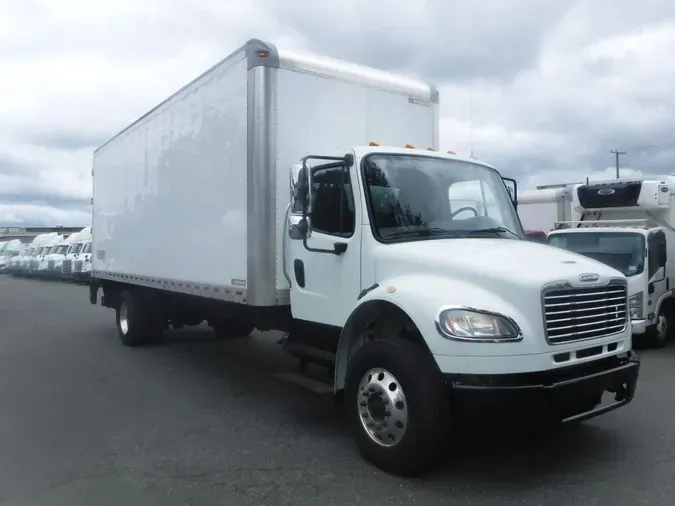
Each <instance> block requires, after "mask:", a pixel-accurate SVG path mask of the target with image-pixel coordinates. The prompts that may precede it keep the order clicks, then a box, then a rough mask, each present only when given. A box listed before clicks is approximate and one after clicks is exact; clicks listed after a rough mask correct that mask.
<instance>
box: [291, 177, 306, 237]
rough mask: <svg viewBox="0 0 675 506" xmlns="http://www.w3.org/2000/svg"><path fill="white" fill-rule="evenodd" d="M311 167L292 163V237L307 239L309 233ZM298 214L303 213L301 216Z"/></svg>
mask: <svg viewBox="0 0 675 506" xmlns="http://www.w3.org/2000/svg"><path fill="white" fill-rule="evenodd" d="M308 173H309V169H308V168H306V167H303V166H302V165H292V166H291V171H290V181H289V183H290V194H291V212H292V213H293V215H291V216H289V225H288V226H289V230H288V233H289V236H290V238H291V239H294V240H299V239H305V238H307V236H308V235H309V229H310V226H309V217H308V216H307V215H308V214H309V210H310V209H309V206H310V199H309V193H310V192H309V188H310V183H309V177H308ZM298 214H302V217H299V216H298Z"/></svg>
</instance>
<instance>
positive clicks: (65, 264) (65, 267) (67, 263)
mask: <svg viewBox="0 0 675 506" xmlns="http://www.w3.org/2000/svg"><path fill="white" fill-rule="evenodd" d="M72 262H73V261H72V260H64V261H63V264H62V266H61V272H62V273H64V274H69V273H70V270H71V268H72Z"/></svg>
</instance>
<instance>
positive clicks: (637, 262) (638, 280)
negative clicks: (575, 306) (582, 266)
mask: <svg viewBox="0 0 675 506" xmlns="http://www.w3.org/2000/svg"><path fill="white" fill-rule="evenodd" d="M674 181H675V178H673V177H672V176H649V177H645V178H630V179H613V180H609V181H599V182H593V183H589V184H582V185H576V186H575V187H574V188H573V189H572V190H571V191H570V193H571V196H572V201H573V202H572V205H573V208H574V210H575V212H577V213H579V216H580V217H579V220H577V221H561V222H559V223H557V224H556V227H555V228H556V229H557V230H555V231H554V232H551V233H550V234H549V235H548V239H547V240H548V243H549V244H550V245H552V246H557V247H559V248H563V249H566V250H569V251H574V252H576V253H580V254H582V255H585V256H587V257H590V258H593V259H595V260H598V261H600V262H603V263H605V264H607V265H609V266H611V267H613V268H615V269H617V270H619V271H621V272H622V273H623V274H625V275H626V277H627V278H628V292H629V310H630V316H631V323H632V328H633V335H637V336H640V338H642V339H646V340H647V341H648V342H649V344H651V345H653V346H657V347H662V346H665V345H666V343H667V342H668V339H669V338H670V336H671V334H672V330H673V325H675V321H674V320H673V306H672V294H673V287H672V286H671V282H670V280H671V279H674V278H673V276H674V275H675V272H673V269H674V267H673V265H674V264H673V261H672V260H669V257H670V258H673V255H674V254H675V250H674V248H675V237H674V235H673V231H674V228H673V227H675V211H674V210H673V208H672V204H671V200H672V195H675V193H673V192H675V185H674V184H673V183H674ZM608 303H609V302H608Z"/></svg>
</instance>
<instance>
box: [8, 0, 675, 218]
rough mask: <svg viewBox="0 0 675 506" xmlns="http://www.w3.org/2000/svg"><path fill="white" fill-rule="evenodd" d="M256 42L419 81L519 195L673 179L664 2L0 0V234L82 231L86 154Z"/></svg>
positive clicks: (448, 129)
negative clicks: (33, 228)
mask: <svg viewBox="0 0 675 506" xmlns="http://www.w3.org/2000/svg"><path fill="white" fill-rule="evenodd" d="M252 37H256V38H262V39H265V40H269V41H272V42H275V43H277V44H279V45H282V44H283V45H285V46H287V47H292V48H293V49H301V50H302V49H305V50H311V51H312V52H317V53H321V54H327V55H330V56H335V57H339V58H345V59H348V60H351V61H355V62H358V63H363V64H368V65H373V66H377V67H381V68H384V69H389V70H392V71H399V72H406V73H411V74H417V75H419V76H424V77H430V78H432V79H433V80H435V81H436V82H437V83H438V84H439V86H440V89H441V104H442V106H441V111H442V122H441V147H442V148H444V149H453V150H455V151H457V152H459V153H460V154H467V155H468V154H469V153H470V152H471V149H473V152H474V154H475V156H476V157H478V158H481V159H484V160H486V161H488V162H490V163H492V164H493V165H495V166H497V167H498V168H499V169H500V170H501V171H502V173H503V174H504V175H508V176H512V177H517V178H518V179H519V181H520V183H521V184H522V185H523V186H525V187H531V186H533V185H537V184H550V183H557V182H569V181H577V180H580V179H581V178H583V177H584V176H586V175H591V176H595V177H596V178H597V177H601V176H603V175H607V176H609V177H613V174H614V169H613V165H614V158H613V155H611V154H610V153H609V151H610V150H611V149H614V148H619V149H620V150H624V151H627V154H626V155H625V156H622V158H621V164H622V167H626V170H624V171H623V172H622V173H623V174H625V175H629V174H634V173H635V171H642V172H644V173H647V172H661V173H664V172H666V173H671V172H673V168H672V165H673V162H675V137H673V135H674V134H675V92H674V91H673V90H675V57H673V55H675V2H672V1H667V0H641V1H640V2H637V1H634V0H566V1H563V0H545V1H544V0H472V2H468V1H466V0H462V1H460V0H368V1H360V2H357V1H356V0H332V1H331V2H310V1H309V0H283V1H282V0H246V1H245V2H242V1H234V0H115V1H114V2H113V1H109V0H106V1H103V0H0V96H1V97H2V99H3V100H2V104H1V105H0V225H12V224H22V223H23V224H28V223H30V224H45V225H64V226H66V225H73V226H74V225H86V224H88V222H89V197H90V190H91V180H90V171H91V158H92V151H93V149H94V148H95V147H96V146H97V145H99V144H100V143H101V142H103V141H104V140H105V139H107V138H108V137H110V136H111V135H112V134H114V133H115V132H117V131H119V130H120V129H121V128H122V127H124V126H125V125H126V124H128V123H130V122H131V121H133V120H134V119H136V118H137V117H138V116H140V115H142V114H143V113H144V112H146V111H147V110H149V109H150V108H152V107H153V106H154V105H156V104H157V103H158V102H160V101H161V100H162V99H164V98H165V97H166V96H168V95H169V94H171V93H172V92H173V91H175V90H176V89H178V88H179V87H181V86H182V85H183V84H185V83H186V82H188V81H190V80H191V79H192V78H194V77H196V76H197V75H198V74H200V73H201V72H202V71H204V70H205V69H207V68H208V67H210V66H211V65H213V64H214V63H215V62H217V61H218V60H219V59H221V58H222V57H224V56H226V55H227V54H228V53H230V52H231V51H232V50H233V49H235V48H236V47H238V46H240V45H241V44H242V43H243V42H245V41H246V40H247V39H249V38H252ZM631 169H634V170H633V171H631Z"/></svg>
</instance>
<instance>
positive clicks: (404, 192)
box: [362, 154, 523, 242]
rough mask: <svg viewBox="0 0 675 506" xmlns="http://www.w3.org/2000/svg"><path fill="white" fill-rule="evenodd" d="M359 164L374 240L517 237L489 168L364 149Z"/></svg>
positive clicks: (516, 226)
mask: <svg viewBox="0 0 675 506" xmlns="http://www.w3.org/2000/svg"><path fill="white" fill-rule="evenodd" d="M362 169H363V179H364V182H365V187H366V199H367V201H368V206H369V208H370V209H369V211H370V220H371V224H372V228H373V233H374V235H375V237H376V238H377V239H378V240H381V241H384V242H392V241H405V240H413V239H414V240H418V239H420V238H424V239H440V238H448V237H493V238H494V237H504V238H511V239H514V238H515V239H522V238H523V230H522V227H521V226H520V222H519V221H518V217H517V215H516V212H515V209H514V208H513V204H512V203H511V199H510V197H509V194H508V193H507V191H506V186H505V185H504V182H503V181H502V179H501V177H500V176H499V174H498V173H497V171H496V170H494V169H491V168H489V167H485V166H483V165H479V164H474V163H468V162H463V161H459V160H450V159H444V158H436V157H431V156H429V157H427V156H419V155H398V154H372V155H369V156H367V157H366V158H365V159H364V160H363V164H362Z"/></svg>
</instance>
